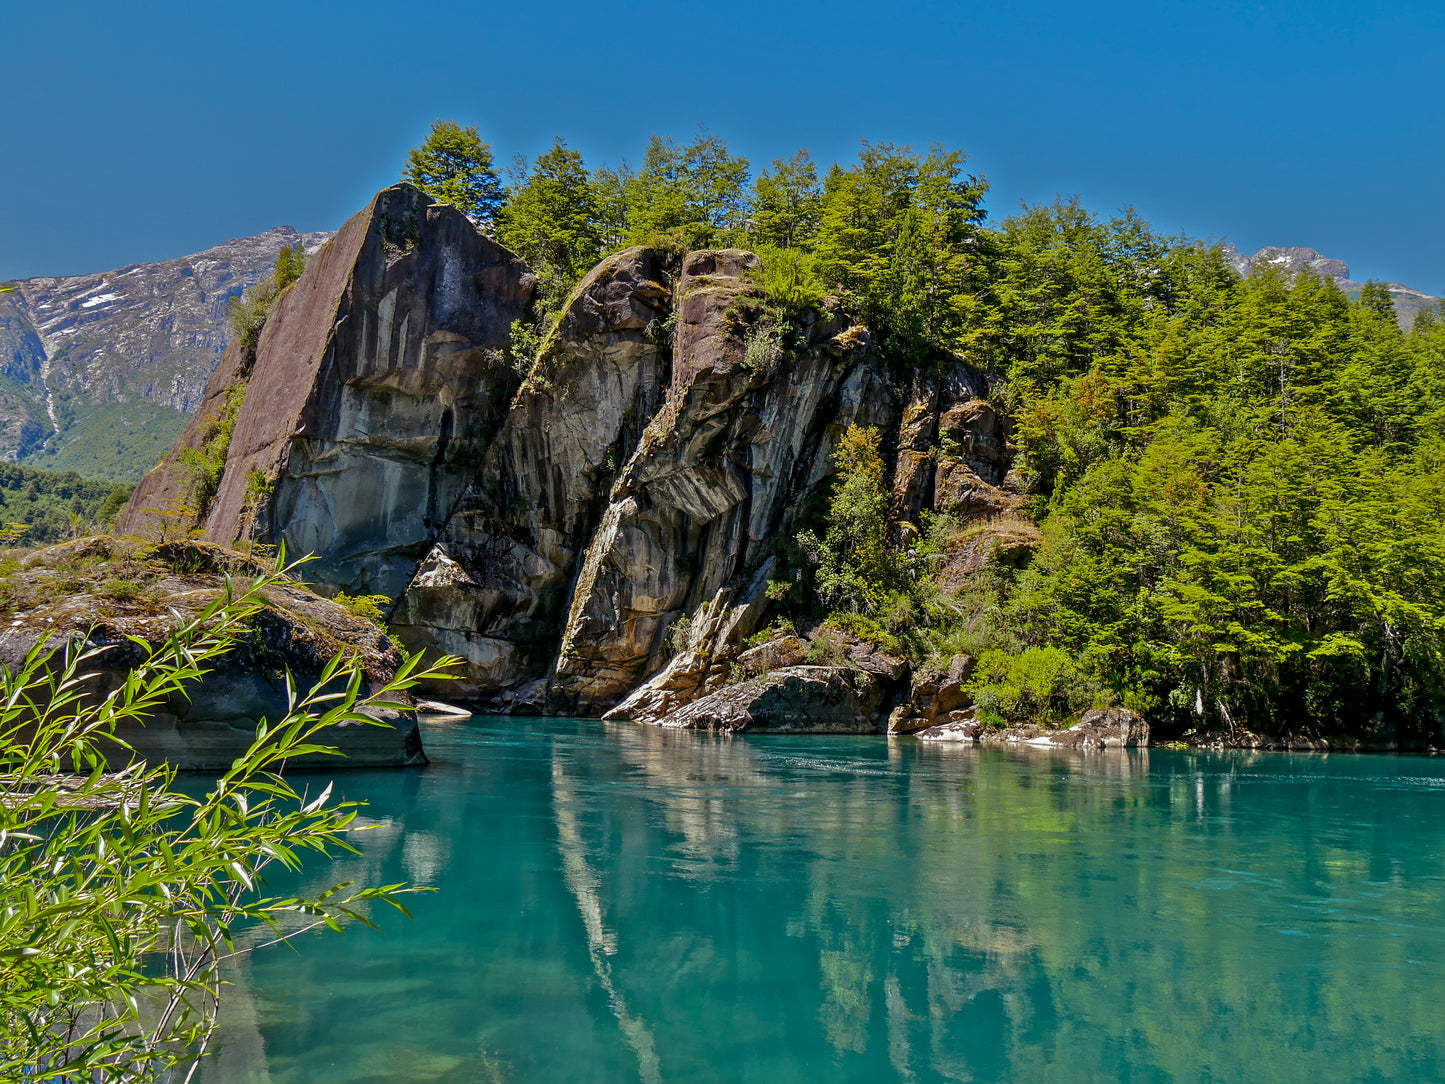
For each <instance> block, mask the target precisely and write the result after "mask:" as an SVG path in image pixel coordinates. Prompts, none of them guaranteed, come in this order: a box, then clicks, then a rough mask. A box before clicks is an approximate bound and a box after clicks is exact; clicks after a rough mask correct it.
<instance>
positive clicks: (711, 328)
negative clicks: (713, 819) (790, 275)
mask: <svg viewBox="0 0 1445 1084" xmlns="http://www.w3.org/2000/svg"><path fill="white" fill-rule="evenodd" d="M755 260H756V258H755V257H753V256H752V255H751V254H750V253H743V252H739V251H736V250H728V251H722V252H696V253H692V254H690V255H689V256H688V257H687V258H686V259H685V261H684V263H683V267H682V271H681V274H680V275H679V278H678V282H677V285H676V288H675V296H676V298H677V301H676V304H677V309H678V317H677V333H676V350H675V355H674V361H673V371H672V380H671V384H670V387H669V390H668V397H667V400H666V402H665V404H664V405H663V407H662V409H661V410H660V411H659V412H658V414H657V415H656V416H655V417H654V418H653V419H652V422H651V423H650V424H649V426H648V428H647V430H646V432H644V434H643V437H642V440H641V441H640V442H639V444H638V446H637V448H636V450H635V451H634V452H633V453H632V455H631V457H630V458H629V460H628V462H627V465H626V466H625V467H624V469H623V471H622V475H621V477H620V478H619V479H618V481H617V483H616V485H615V486H614V487H613V490H612V493H611V503H610V504H609V506H608V508H607V511H606V513H605V514H604V515H603V518H602V523H601V526H600V527H599V529H598V531H597V533H596V535H595V537H594V538H593V540H592V544H591V545H590V546H589V548H588V551H587V555H586V558H585V559H584V561H583V563H582V566H581V568H580V570H579V574H578V578H577V584H576V588H575V590H574V592H573V595H572V600H571V606H570V608H569V611H568V614H567V624H566V627H565V630H564V632H563V636H562V642H561V646H560V648H559V650H558V653H557V663H556V667H555V670H554V673H553V677H552V682H551V688H550V692H549V701H548V704H549V709H550V710H553V711H557V712H568V713H570V712H582V713H587V714H591V713H598V712H601V711H606V710H608V709H610V708H611V707H613V706H614V705H616V704H617V703H618V702H619V701H620V700H622V699H623V697H624V696H626V695H627V694H628V693H629V691H631V690H632V689H634V688H635V687H636V686H637V685H638V684H639V683H640V682H642V681H644V680H645V679H646V678H647V676H648V674H649V673H652V672H654V671H656V670H657V669H658V668H659V667H660V666H661V665H662V664H663V663H664V661H665V651H666V646H667V645H666V642H665V637H666V634H667V633H668V631H669V629H670V628H671V627H672V626H673V625H674V624H675V623H676V622H678V621H679V620H680V619H682V618H687V619H688V621H689V622H690V623H691V624H692V625H694V626H695V625H697V624H698V622H699V621H707V620H708V619H709V615H715V614H716V613H718V612H720V611H721V610H727V609H731V608H732V607H733V606H734V605H735V604H739V603H740V604H741V605H742V607H743V610H742V611H741V615H740V617H739V620H737V621H723V622H721V623H719V624H718V626H717V631H718V634H719V635H720V636H721V637H722V639H721V640H719V639H716V638H709V637H708V636H706V635H704V636H703V637H701V638H699V637H697V636H696V635H694V636H692V637H691V638H690V640H689V644H688V652H687V653H685V654H690V655H691V656H692V658H691V659H686V658H685V659H683V660H682V661H680V662H677V661H675V662H674V664H673V665H672V666H670V667H669V668H668V670H669V673H668V674H667V675H666V676H665V677H662V676H660V677H659V680H660V681H665V682H667V683H669V684H671V685H676V684H677V683H678V682H680V681H684V680H686V679H684V675H683V674H682V673H681V672H680V671H682V670H688V671H689V672H691V673H692V674H693V677H694V678H695V679H696V688H697V689H698V690H699V691H700V690H701V689H704V688H706V687H707V686H708V682H709V681H713V682H715V681H716V680H717V678H718V668H719V667H721V668H722V669H723V670H726V663H727V660H728V659H729V658H730V657H731V655H733V654H735V653H736V652H737V651H738V650H740V649H741V646H742V645H741V641H742V639H743V638H745V637H746V636H747V635H749V634H750V633H751V632H752V631H753V629H754V627H755V626H756V623H757V620H758V618H760V617H761V613H762V605H761V602H762V600H761V598H760V594H761V592H762V589H763V587H764V586H765V584H764V583H763V582H762V581H760V580H759V578H758V570H759V569H760V568H761V567H762V566H763V564H764V563H765V562H766V561H767V560H768V559H769V558H770V557H771V545H772V542H773V540H774V538H775V537H776V536H777V535H778V534H779V533H781V532H786V531H789V530H791V529H792V527H793V526H794V525H795V524H796V522H797V519H798V517H799V515H800V514H801V511H802V508H803V507H804V505H805V503H806V499H807V498H808V497H809V496H811V495H812V494H813V493H815V492H817V491H818V487H819V486H820V485H821V484H822V483H823V482H824V480H825V479H826V478H827V477H828V476H829V475H830V473H831V471H832V465H831V459H830V457H831V454H832V450H833V447H834V443H835V441H836V439H837V437H838V435H840V434H841V432H842V431H843V429H844V428H845V427H847V426H848V425H850V424H853V423H860V424H876V425H883V426H887V425H888V424H889V422H890V421H891V420H892V418H893V417H894V416H895V407H894V403H893V399H892V396H891V393H890V392H889V391H888V389H887V386H886V384H885V383H884V381H883V378H882V377H883V374H882V372H881V368H880V364H879V362H878V359H877V356H876V354H875V352H874V351H873V349H872V343H871V339H870V337H869V335H868V332H867V330H866V329H865V328H863V327H862V326H861V325H857V324H854V323H852V322H851V321H849V320H848V319H847V318H846V317H845V316H844V314H843V313H842V312H841V311H840V310H838V309H837V308H836V307H834V308H829V309H825V310H824V311H823V312H821V313H816V314H813V315H811V316H810V317H808V318H806V319H805V320H804V321H803V322H802V323H800V325H799V326H798V327H797V328H796V329H795V338H794V341H795V342H796V344H797V345H796V346H795V347H793V348H788V349H782V350H780V351H779V352H778V353H777V355H776V356H775V357H773V358H772V359H770V360H769V361H768V363H767V364H766V366H765V367H764V366H760V365H759V364H757V363H756V361H754V362H752V363H750V362H749V359H748V353H747V337H748V334H749V326H748V325H747V324H746V323H744V322H743V319H740V318H738V317H737V316H736V315H734V314H737V313H738V312H739V311H740V310H741V311H743V312H746V304H747V300H748V299H749V298H750V297H753V296H755V287H753V285H752V283H751V282H750V281H749V280H748V279H747V278H746V276H745V272H746V270H747V269H748V267H749V266H751V265H752V264H753V263H754V262H755ZM703 660H706V663H705V664H704V661H703ZM629 703H630V704H632V706H633V708H634V709H636V710H638V711H643V712H647V711H652V710H655V709H652V708H648V707H646V706H645V705H643V704H642V703H641V702H639V701H636V700H634V699H632V698H630V699H629ZM629 717H631V716H629Z"/></svg>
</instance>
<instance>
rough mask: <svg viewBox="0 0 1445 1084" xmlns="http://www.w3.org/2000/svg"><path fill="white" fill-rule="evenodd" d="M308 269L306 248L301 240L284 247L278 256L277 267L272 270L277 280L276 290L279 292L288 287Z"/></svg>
mask: <svg viewBox="0 0 1445 1084" xmlns="http://www.w3.org/2000/svg"><path fill="white" fill-rule="evenodd" d="M305 270H306V249H305V248H303V247H302V246H301V243H300V242H297V243H296V244H295V245H293V246H291V247H288V248H283V249H282V250H281V252H280V254H279V255H277V257H276V269H275V270H274V271H273V272H272V275H273V276H274V278H275V282H276V292H277V293H278V294H279V293H280V292H281V291H282V290H284V289H286V287H288V286H290V285H291V284H292V283H293V282H295V281H296V280H297V279H299V278H300V277H301V272H303V271H305Z"/></svg>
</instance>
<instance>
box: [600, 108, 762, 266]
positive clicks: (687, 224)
mask: <svg viewBox="0 0 1445 1084" xmlns="http://www.w3.org/2000/svg"><path fill="white" fill-rule="evenodd" d="M747 187H748V160H747V159H746V158H741V157H737V156H734V155H732V154H731V153H729V151H728V145H727V143H726V142H724V141H723V140H722V139H720V138H718V137H717V136H715V135H712V134H710V133H709V132H707V131H706V130H705V129H699V130H698V132H697V134H696V135H694V136H693V139H692V142H690V143H688V144H687V145H686V146H679V145H678V144H677V143H676V142H675V141H674V140H673V138H672V137H671V136H666V137H662V136H657V135H654V136H653V137H652V138H651V140H650V141H649V142H648V145H647V153H646V154H644V155H643V158H642V165H641V166H640V167H639V168H638V170H637V172H636V173H635V174H634V175H633V176H632V177H631V178H629V180H628V185H627V227H628V240H629V242H630V243H632V244H644V243H647V242H649V241H651V240H654V239H656V238H657V237H658V236H659V235H663V236H667V235H671V236H672V237H674V238H676V239H677V240H678V241H680V242H681V243H682V244H683V245H684V246H686V247H698V246H702V245H714V244H730V243H733V242H735V241H737V240H740V239H741V237H742V230H743V221H744V219H745V218H746V214H747Z"/></svg>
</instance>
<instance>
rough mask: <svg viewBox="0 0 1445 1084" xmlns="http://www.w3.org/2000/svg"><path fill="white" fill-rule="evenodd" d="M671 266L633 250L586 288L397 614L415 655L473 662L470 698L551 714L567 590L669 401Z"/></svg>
mask: <svg viewBox="0 0 1445 1084" xmlns="http://www.w3.org/2000/svg"><path fill="white" fill-rule="evenodd" d="M667 264H668V260H667V257H666V256H665V255H664V254H663V253H659V252H656V251H653V250H650V249H646V248H632V249H628V250H626V251H624V252H620V253H618V254H616V255H614V256H611V257H609V258H608V259H606V260H604V261H603V262H602V263H601V264H600V265H599V266H598V267H597V268H595V269H594V270H593V271H592V272H591V273H590V274H588V275H587V276H586V278H584V279H583V281H582V282H581V284H580V285H579V286H578V287H577V289H576V290H575V291H574V292H573V295H572V298H571V299H570V301H569V303H568V305H567V306H566V309H565V311H564V312H563V314H562V317H561V319H560V320H559V321H558V324H557V326H556V328H555V329H554V331H553V333H552V335H551V336H550V338H549V339H548V341H547V343H546V344H545V346H544V349H543V350H542V352H541V356H540V357H539V359H538V361H537V363H536V365H535V367H534V369H533V371H532V372H531V373H530V374H529V376H528V378H527V380H526V381H525V382H524V383H523V385H522V387H521V389H520V390H519V391H518V393H517V396H516V398H515V399H514V400H513V402H512V406H511V410H510V411H509V412H508V415H507V419H506V421H505V422H504V423H503V425H502V427H501V432H500V433H499V434H498V436H497V439H496V441H495V443H494V444H493V445H492V447H491V449H490V450H489V452H488V454H487V455H486V457H485V459H484V461H483V463H482V465H481V469H480V470H479V471H478V472H477V473H476V475H475V477H474V478H473V479H472V483H471V485H470V487H469V488H468V489H467V491H466V492H465V494H464V495H463V496H462V499H461V500H460V502H459V503H458V505H457V507H456V509H455V512H454V513H453V515H452V517H451V519H450V520H449V522H448V523H447V525H446V527H445V529H444V530H442V531H441V532H440V533H439V536H438V538H437V540H436V543H435V545H434V546H433V547H432V548H431V550H430V552H429V553H428V554H427V556H426V559H425V560H424V561H423V563H422V564H421V566H420V567H419V569H418V570H417V573H416V575H415V576H414V577H413V579H412V581H411V584H410V585H409V586H408V588H407V590H406V593H405V595H404V596H403V597H402V599H401V602H400V604H399V605H398V607H397V609H396V612H395V614H394V615H393V624H394V626H395V627H396V628H397V629H398V630H399V631H400V633H401V634H402V635H403V636H405V637H407V639H408V640H409V642H411V643H413V644H415V645H418V646H425V647H430V648H435V649H437V650H440V651H445V652H448V653H450V654H455V655H459V656H461V657H462V658H463V659H465V660H466V663H467V673H466V676H465V678H464V680H463V682H462V684H461V686H459V687H458V692H459V694H463V695H465V694H471V695H474V696H482V697H491V698H504V699H503V701H502V705H501V706H504V707H509V708H516V707H526V706H527V705H528V704H532V705H533V707H534V710H535V709H539V708H540V706H541V701H542V699H544V694H542V693H541V692H540V691H538V690H536V689H529V688H528V686H530V685H533V684H534V683H535V682H536V681H537V680H538V679H539V678H541V677H542V676H543V675H544V674H545V673H546V672H547V670H548V668H549V667H550V665H551V663H552V659H553V655H554V653H555V650H556V644H557V635H556V632H557V629H558V628H559V627H560V626H561V624H562V623H563V622H564V621H565V619H566V612H567V588H568V585H569V584H570V583H571V582H572V581H573V579H574V578H575V575H576V568H577V565H578V562H579V559H580V557H581V555H582V553H583V551H584V550H585V548H586V547H587V545H588V543H589V541H590V540H591V539H592V537H593V535H594V533H595V532H596V530H597V526H598V523H599V522H600V521H601V519H602V516H603V514H604V511H605V509H606V506H607V500H608V494H609V492H610V491H611V489H612V486H613V484H614V482H615V480H616V478H617V475H618V473H619V471H620V469H621V465H622V463H623V461H624V460H625V458H626V457H627V456H628V455H629V454H630V453H631V451H632V449H633V448H634V447H635V446H636V445H637V443H638V441H639V440H640V438H641V436H642V431H643V428H644V427H645V426H646V425H647V422H648V420H649V419H650V418H651V417H652V416H653V415H654V414H655V413H656V411H657V409H658V408H659V406H660V405H661V403H662V400H663V397H664V395H665V394H666V389H667V384H668V380H669V377H670V372H671V353H670V350H669V348H668V344H667V342H666V334H665V333H664V332H663V331H662V328H663V325H664V324H665V323H666V321H667V318H668V315H669V313H670V312H671V307H672V306H671V283H672V275H671V273H670V271H669V268H668V266H667Z"/></svg>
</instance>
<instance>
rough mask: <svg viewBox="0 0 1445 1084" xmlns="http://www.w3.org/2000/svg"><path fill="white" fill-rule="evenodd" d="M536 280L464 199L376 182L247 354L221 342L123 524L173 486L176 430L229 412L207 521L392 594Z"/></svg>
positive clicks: (147, 522)
mask: <svg viewBox="0 0 1445 1084" xmlns="http://www.w3.org/2000/svg"><path fill="white" fill-rule="evenodd" d="M533 282H534V279H533V276H532V275H531V273H530V272H529V271H528V270H527V268H526V267H525V265H524V264H522V262H521V261H520V260H518V259H517V258H516V257H515V256H513V255H512V254H511V253H509V252H507V251H506V250H505V249H503V248H501V247H500V246H499V245H497V244H496V243H494V242H493V241H491V240H490V239H489V238H487V237H486V236H484V235H483V234H481V233H480V232H479V231H478V230H477V229H476V227H475V226H473V225H472V223H471V222H470V221H468V219H467V218H466V216H465V215H463V214H462V213H461V212H460V211H457V210H456V209H455V208H452V207H448V206H443V205H440V204H431V203H429V201H428V200H427V198H426V197H425V196H424V195H423V194H422V193H421V192H420V191H418V190H417V189H415V188H412V187H411V186H409V185H397V186H395V187H392V188H388V189H386V190H384V191H383V192H381V193H379V194H378V195H377V196H376V198H375V199H374V200H373V201H372V202H371V204H370V205H369V206H368V207H367V208H366V209H365V210H363V211H362V212H360V213H359V214H357V215H355V216H354V217H353V218H352V219H351V220H350V221H348V222H347V223H346V225H345V226H343V227H342V229H341V231H340V232H339V233H338V234H337V236H336V237H335V238H333V239H332V240H331V241H330V242H329V243H328V244H327V245H326V247H325V248H323V249H322V250H321V252H320V253H319V254H318V255H317V256H316V258H315V259H314V260H313V261H312V262H311V264H310V265H309V266H308V267H307V269H306V272H305V273H304V274H303V275H302V276H301V278H300V279H299V280H298V281H297V282H296V283H294V284H293V285H292V286H291V287H289V288H288V289H287V290H286V291H285V292H284V293H283V294H282V296H281V297H280V298H279V299H278V300H277V302H276V306H275V309H274V310H273V311H272V314H271V316H270V319H269V320H268V321H267V323H266V327H265V330H264V331H263V333H262V335H261V339H260V342H259V344H258V345H257V348H256V357H255V361H254V366H253V367H250V366H248V359H247V358H246V357H245V356H244V355H243V352H242V351H241V350H240V349H239V347H237V348H233V349H232V350H231V351H229V352H228V353H227V356H226V359H225V361H224V362H223V365H222V367H221V369H220V370H218V371H217V373H216V376H215V378H214V379H213V380H212V382H211V385H210V387H209V388H208V390H207V395H206V400H205V404H204V405H203V408H202V410H201V411H200V413H198V415H197V416H196V417H195V418H194V419H193V420H192V422H191V424H190V426H188V428H187V431H186V433H185V435H184V436H183V437H182V440H181V442H180V445H179V446H178V450H177V452H173V453H172V454H171V455H170V456H168V457H167V459H166V461H165V462H163V463H162V464H161V465H160V466H158V467H157V468H156V469H155V470H154V471H152V472H151V473H150V474H148V475H147V476H146V478H145V479H144V480H143V481H142V482H141V484H140V485H139V486H138V487H137V489H136V493H135V495H134V496H133V497H132V499H131V503H130V505H129V506H128V508H127V510H126V512H125V514H124V516H123V517H122V521H121V529H122V530H125V531H131V532H136V533H145V532H147V531H148V530H152V531H153V530H155V529H157V528H158V526H159V525H158V523H157V517H156V516H155V514H154V510H155V509H164V508H165V505H166V501H167V499H168V498H182V499H183V498H184V493H185V489H186V471H185V467H184V462H183V460H182V457H181V456H180V455H179V447H191V448H199V447H201V446H202V445H204V444H206V443H207V440H208V436H209V435H210V434H211V433H212V431H213V430H214V429H215V427H216V425H217V423H218V421H224V422H227V423H230V422H231V421H233V423H234V430H233V433H232V436H231V438H230V442H229V446H228V447H227V449H226V455H225V461H224V469H223V471H222V472H221V474H220V478H219V482H218V484H217V486H216V489H215V494H214V497H213V498H212V499H211V500H210V501H209V502H208V503H207V506H206V507H205V508H197V509H195V511H196V513H197V515H198V518H199V519H200V521H201V525H202V527H203V529H204V534H205V537H206V538H207V539H210V540H212V541H215V542H221V543H226V544H232V543H235V542H236V541H238V540H247V539H250V538H252V537H257V538H261V539H264V540H267V541H272V542H276V543H284V544H285V545H286V547H287V549H288V551H289V552H291V553H298V554H299V553H313V554H315V555H317V557H318V560H317V562H316V563H315V565H313V566H312V568H313V571H312V575H313V576H315V577H316V578H317V579H318V580H320V581H322V582H323V583H326V584H330V585H333V586H335V587H339V588H343V589H346V590H351V591H356V592H363V593H371V592H375V593H381V594H387V595H389V596H390V597H393V598H395V597H396V596H397V595H399V594H400V592H401V589H402V588H403V587H404V586H405V584H406V583H407V582H408V581H409V580H410V579H411V576H412V573H413V572H414V570H415V567H416V564H417V562H418V561H419V560H420V559H421V558H422V557H423V556H424V555H425V554H426V552H427V550H428V549H429V548H430V546H431V544H432V541H433V540H434V538H435V536H436V534H437V533H438V531H439V530H440V529H441V527H442V526H443V525H444V524H445V523H446V521H447V519H448V518H449V516H450V514H451V509H452V505H453V503H454V502H455V500H456V498H457V497H458V496H459V495H460V493H461V492H462V490H463V489H464V488H465V487H466V485H467V483H468V482H469V481H470V480H471V478H472V476H473V475H474V473H475V472H476V468H477V466H478V464H479V463H480V461H481V458H482V454H483V453H484V452H485V450H486V448H487V446H488V444H489V443H490V440H491V437H492V435H493V434H495V432H496V431H497V429H498V428H499V427H500V425H501V422H502V418H503V415H504V412H505V409H506V405H507V402H508V399H509V398H510V395H511V392H512V388H513V386H514V384H515V380H514V378H513V376H512V373H511V369H510V367H509V365H508V362H507V358H506V354H505V351H506V348H507V343H508V336H509V332H510V327H511V324H512V322H513V321H514V320H516V319H517V318H518V317H519V316H520V315H521V314H522V312H523V311H524V309H525V308H526V305H527V303H528V301H529V300H530V297H531V292H532V286H533ZM243 381H244V382H245V395H244V399H243V400H242V402H241V403H240V406H239V408H238V409H236V410H235V415H234V419H229V418H226V417H225V415H226V413H227V411H228V409H231V408H229V407H228V404H227V398H226V397H227V391H228V389H232V388H236V387H237V386H238V384H239V383H240V382H243Z"/></svg>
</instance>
